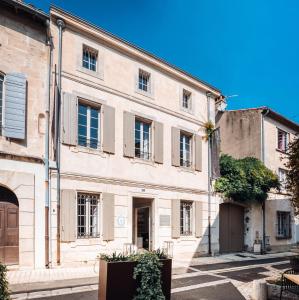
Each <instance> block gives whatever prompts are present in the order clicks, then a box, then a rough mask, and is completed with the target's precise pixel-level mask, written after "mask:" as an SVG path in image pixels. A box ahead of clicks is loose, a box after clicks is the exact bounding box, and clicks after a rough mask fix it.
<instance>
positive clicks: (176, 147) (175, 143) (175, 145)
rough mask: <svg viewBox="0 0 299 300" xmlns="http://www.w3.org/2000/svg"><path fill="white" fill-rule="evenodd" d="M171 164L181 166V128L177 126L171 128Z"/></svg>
mask: <svg viewBox="0 0 299 300" xmlns="http://www.w3.org/2000/svg"><path fill="white" fill-rule="evenodd" d="M171 164H172V165H173V166H175V167H179V166H180V130H179V129H178V128H175V127H172V128H171Z"/></svg>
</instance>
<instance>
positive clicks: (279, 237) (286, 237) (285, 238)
mask: <svg viewBox="0 0 299 300" xmlns="http://www.w3.org/2000/svg"><path fill="white" fill-rule="evenodd" d="M276 239H277V240H290V239H292V236H277V237H276Z"/></svg>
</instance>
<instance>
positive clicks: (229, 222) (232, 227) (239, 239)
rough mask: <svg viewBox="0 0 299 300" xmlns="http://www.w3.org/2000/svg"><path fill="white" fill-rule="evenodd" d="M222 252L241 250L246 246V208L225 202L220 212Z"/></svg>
mask: <svg viewBox="0 0 299 300" xmlns="http://www.w3.org/2000/svg"><path fill="white" fill-rule="evenodd" d="M219 243H220V252H221V253H227V252H240V251H243V248H244V208H243V207H242V206H238V205H234V204H230V203H224V204H221V205H220V213H219Z"/></svg>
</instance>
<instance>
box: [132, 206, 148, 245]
mask: <svg viewBox="0 0 299 300" xmlns="http://www.w3.org/2000/svg"><path fill="white" fill-rule="evenodd" d="M135 218H136V222H135V224H136V229H135V232H136V236H135V243H136V246H137V248H138V249H146V250H150V248H151V232H150V223H151V222H150V207H138V208H136V209H135Z"/></svg>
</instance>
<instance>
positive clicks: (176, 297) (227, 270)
mask: <svg viewBox="0 0 299 300" xmlns="http://www.w3.org/2000/svg"><path fill="white" fill-rule="evenodd" d="M287 268H289V263H288V262H287V257H281V258H271V259H259V260H250V261H248V260H244V261H241V262H240V261H232V262H227V263H221V264H210V265H198V266H192V267H189V269H188V270H187V271H186V270H182V269H179V268H178V269H174V270H173V273H174V276H173V280H172V300H195V299H196V300H244V299H248V293H247V295H246V292H248V289H250V286H251V282H252V281H253V280H255V279H261V278H265V277H268V276H269V274H270V273H271V274H273V272H277V274H279V272H281V271H282V270H283V269H287ZM271 274H270V275H271ZM89 281H90V284H94V283H95V282H94V281H92V279H89ZM239 290H240V291H242V293H243V294H244V295H245V297H243V296H242V295H241V293H240V291H239ZM244 291H245V292H244ZM97 294H98V291H97V290H87V289H86V291H85V292H79V291H78V290H77V293H75V292H74V293H73V294H65V295H56V296H52V297H43V298H40V300H77V299H78V300H79V299H80V300H81V299H82V300H97ZM36 296H37V295H35V299H38V298H36ZM246 297H247V298H246Z"/></svg>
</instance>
